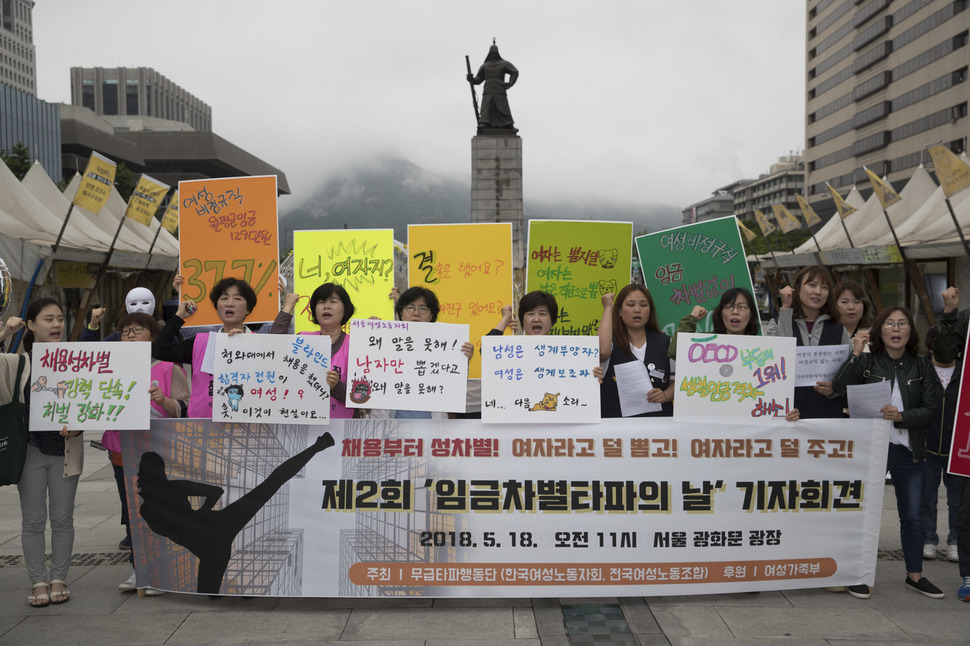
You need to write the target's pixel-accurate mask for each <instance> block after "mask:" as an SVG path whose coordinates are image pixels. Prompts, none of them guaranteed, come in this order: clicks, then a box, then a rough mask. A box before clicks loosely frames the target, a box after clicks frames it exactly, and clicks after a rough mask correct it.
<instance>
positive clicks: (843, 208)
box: [826, 184, 857, 220]
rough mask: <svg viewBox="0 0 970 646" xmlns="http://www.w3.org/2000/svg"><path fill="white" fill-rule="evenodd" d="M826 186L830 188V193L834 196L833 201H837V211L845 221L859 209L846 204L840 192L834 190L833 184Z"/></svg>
mask: <svg viewBox="0 0 970 646" xmlns="http://www.w3.org/2000/svg"><path fill="white" fill-rule="evenodd" d="M826 186H828V187H829V193H831V194H832V199H833V200H835V209H836V210H837V211H838V212H839V215H840V216H841V217H842V219H843V220H844V219H846V218H847V217H849V216H850V215H852V214H853V213H855V212H856V210H857V209H856V208H855V207H854V206H851V205H849V204H846V203H845V200H843V199H842V196H841V195H839V192H838V191H836V190H835V189H834V188H832V185H831V184H826Z"/></svg>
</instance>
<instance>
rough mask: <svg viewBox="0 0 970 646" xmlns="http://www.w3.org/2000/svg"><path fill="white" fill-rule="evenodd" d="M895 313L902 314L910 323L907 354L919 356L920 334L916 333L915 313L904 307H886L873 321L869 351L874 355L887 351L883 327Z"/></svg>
mask: <svg viewBox="0 0 970 646" xmlns="http://www.w3.org/2000/svg"><path fill="white" fill-rule="evenodd" d="M893 312H902V313H903V316H905V317H906V320H907V321H909V341H907V342H906V352H908V353H910V354H911V355H913V356H914V357H915V356H916V355H918V354H919V332H917V331H916V321H914V320H913V313H912V312H910V311H909V308H907V307H903V306H892V307H884V308H882V310H880V311H879V313H878V314H876V318H875V319H874V320H873V321H872V329H871V331H870V332H869V351H870V352H872V354H874V355H875V354H882V353H883V352H885V351H886V345H885V344H884V343H883V342H882V325H883V323H885V322H886V319H888V318H889V315H890V314H892V313H893ZM873 332H875V334H873Z"/></svg>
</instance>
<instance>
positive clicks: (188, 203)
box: [179, 175, 279, 325]
mask: <svg viewBox="0 0 970 646" xmlns="http://www.w3.org/2000/svg"><path fill="white" fill-rule="evenodd" d="M179 200H180V201H181V202H180V204H179V229H180V232H179V266H180V267H181V274H182V278H183V281H184V282H183V283H182V299H183V300H190V301H193V302H194V303H196V305H198V306H199V309H198V312H196V313H195V314H194V315H192V318H191V319H189V321H188V324H189V325H215V324H217V323H220V322H221V321H220V320H219V317H218V316H217V315H216V311H215V308H214V307H213V306H212V302H211V301H210V300H209V291H210V290H211V289H212V287H213V286H214V285H215V284H216V283H218V282H219V281H220V280H222V279H223V278H228V277H233V278H241V279H242V280H244V281H246V282H247V283H249V284H250V286H251V287H252V288H253V290H254V291H255V292H256V299H257V301H256V307H255V309H254V310H253V311H252V312H250V313H249V315H248V316H247V317H246V322H247V323H258V322H264V321H272V320H273V318H274V317H275V316H276V314H277V312H279V294H278V288H279V272H278V271H277V268H278V265H279V254H278V245H277V236H276V231H277V217H276V176H275V175H271V176H267V177H230V178H226V179H203V180H192V181H188V182H179Z"/></svg>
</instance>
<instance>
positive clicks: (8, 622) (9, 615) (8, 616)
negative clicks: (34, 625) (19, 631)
mask: <svg viewBox="0 0 970 646" xmlns="http://www.w3.org/2000/svg"><path fill="white" fill-rule="evenodd" d="M25 611H26V612H30V613H31V614H33V613H34V612H36V611H35V610H32V609H30V608H29V606H28V605H27V600H26V599H24V606H23V608H21V609H19V610H18V609H17V607H16V606H14V607H9V606H4V608H3V614H2V615H0V637H3V636H4V634H6V633H7V631H9V630H11V629H12V628H13V627H14V626H16V625H17V624H19V623H20V622H21V621H24V620H25V619H26V618H27V615H26V612H25Z"/></svg>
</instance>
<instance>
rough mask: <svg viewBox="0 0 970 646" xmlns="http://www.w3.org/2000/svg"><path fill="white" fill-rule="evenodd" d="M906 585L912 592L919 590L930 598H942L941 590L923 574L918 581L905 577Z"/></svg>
mask: <svg viewBox="0 0 970 646" xmlns="http://www.w3.org/2000/svg"><path fill="white" fill-rule="evenodd" d="M906 585H907V587H909V589H910V590H912V591H914V592H919V593H920V594H922V595H923V596H926V597H929V598H930V599H942V598H943V591H942V590H940V589H939V588H938V587H936V586H935V585H933V584H932V583H930V580H929V579H927V578H926V577H925V576H924V577H923V578H921V579H920V580H919V581H913V580H912V579H911V578H909V577H906Z"/></svg>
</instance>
